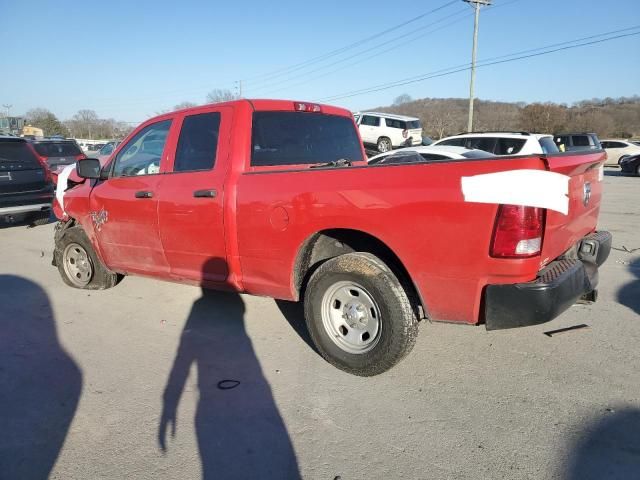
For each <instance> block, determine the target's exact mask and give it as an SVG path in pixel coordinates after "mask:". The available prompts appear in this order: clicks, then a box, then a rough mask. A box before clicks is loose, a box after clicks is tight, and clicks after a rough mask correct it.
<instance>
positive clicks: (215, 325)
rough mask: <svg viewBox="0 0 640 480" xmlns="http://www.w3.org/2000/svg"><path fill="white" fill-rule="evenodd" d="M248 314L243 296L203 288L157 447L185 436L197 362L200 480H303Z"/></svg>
mask: <svg viewBox="0 0 640 480" xmlns="http://www.w3.org/2000/svg"><path fill="white" fill-rule="evenodd" d="M210 262H215V260H211V261H210ZM205 269H206V266H205ZM244 314H245V305H244V302H243V300H242V297H241V296H240V295H238V294H235V293H222V292H215V291H208V290H205V289H203V290H202V297H200V298H199V299H198V300H196V302H195V303H194V304H193V307H192V308H191V312H190V313H189V317H188V318H187V322H186V324H185V326H184V329H183V331H182V336H181V339H180V345H179V347H178V351H177V353H176V357H175V360H174V362H173V367H172V369H171V373H170V375H169V378H168V381H167V385H166V387H165V392H164V395H163V410H162V416H161V419H160V425H159V428H158V443H159V446H160V448H161V450H163V451H166V450H168V448H169V445H168V443H167V440H168V438H167V437H168V436H169V435H171V436H174V435H176V433H177V430H179V428H177V427H178V426H179V425H180V424H181V422H180V421H178V418H177V411H178V405H179V402H180V397H181V395H182V393H183V391H184V389H185V383H186V380H187V377H188V374H189V370H190V367H191V365H193V364H195V366H196V367H197V383H198V390H199V398H198V405H197V409H196V415H195V430H196V437H197V440H198V448H199V451H200V460H201V463H202V478H204V479H213V478H225V479H232V478H242V479H248V478H260V479H272V478H273V479H276V478H277V479H284V478H286V479H295V478H300V475H299V472H298V464H297V460H296V456H295V452H294V449H293V445H292V444H291V440H290V439H289V434H288V432H287V429H286V427H285V425H284V422H283V420H282V417H281V416H280V413H279V411H278V407H277V406H276V404H275V400H274V398H273V395H272V393H271V388H270V386H269V383H268V382H267V380H266V379H265V377H264V375H263V373H262V368H261V367H260V363H259V361H258V359H257V357H256V354H255V352H254V350H253V346H252V343H251V340H250V339H249V337H248V336H247V332H246V330H245V325H244ZM238 382H239V383H238Z"/></svg>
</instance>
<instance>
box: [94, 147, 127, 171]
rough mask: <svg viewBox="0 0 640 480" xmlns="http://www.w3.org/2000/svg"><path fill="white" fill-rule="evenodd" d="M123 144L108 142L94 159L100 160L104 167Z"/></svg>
mask: <svg viewBox="0 0 640 480" xmlns="http://www.w3.org/2000/svg"><path fill="white" fill-rule="evenodd" d="M121 143H122V142H120V141H117V142H107V143H105V145H104V146H103V147H102V148H101V149H100V150H99V151H98V152H97V153H96V154H94V155H92V157H93V158H97V159H98V160H100V164H101V165H104V163H105V162H106V161H107V160H109V157H110V156H111V154H112V153H113V152H114V150H115V149H116V148H117V147H118V145H120V144H121Z"/></svg>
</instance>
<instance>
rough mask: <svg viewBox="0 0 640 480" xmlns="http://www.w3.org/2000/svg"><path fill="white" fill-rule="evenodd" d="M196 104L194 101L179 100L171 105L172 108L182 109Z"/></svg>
mask: <svg viewBox="0 0 640 480" xmlns="http://www.w3.org/2000/svg"><path fill="white" fill-rule="evenodd" d="M197 106H198V105H197V104H196V103H193V102H188V101H187V102H181V103H179V104H177V105H174V106H173V109H174V110H182V109H183V108H191V107H197Z"/></svg>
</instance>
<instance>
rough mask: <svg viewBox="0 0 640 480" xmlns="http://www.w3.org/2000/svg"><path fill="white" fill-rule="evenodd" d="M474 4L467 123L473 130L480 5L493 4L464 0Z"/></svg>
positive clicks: (489, 1)
mask: <svg viewBox="0 0 640 480" xmlns="http://www.w3.org/2000/svg"><path fill="white" fill-rule="evenodd" d="M463 1H464V2H467V3H468V4H470V5H472V6H473V8H474V9H475V20H474V22H473V51H472V53H471V83H470V85H469V121H468V123H467V131H468V132H472V131H473V100H474V92H473V90H474V87H475V83H476V55H477V53H478V21H479V20H480V7H481V6H482V5H491V0H463Z"/></svg>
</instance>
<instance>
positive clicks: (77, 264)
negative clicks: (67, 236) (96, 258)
mask: <svg viewBox="0 0 640 480" xmlns="http://www.w3.org/2000/svg"><path fill="white" fill-rule="evenodd" d="M62 262H63V266H64V271H65V273H66V274H67V278H68V279H69V280H70V281H71V282H72V283H73V284H74V285H77V286H78V287H84V286H86V285H87V284H88V283H89V282H90V281H91V277H92V276H93V265H92V264H91V260H90V258H89V254H88V253H87V251H86V250H85V249H84V247H83V246H82V245H79V244H77V243H70V244H69V245H67V246H66V248H65V249H64V252H63V254H62Z"/></svg>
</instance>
